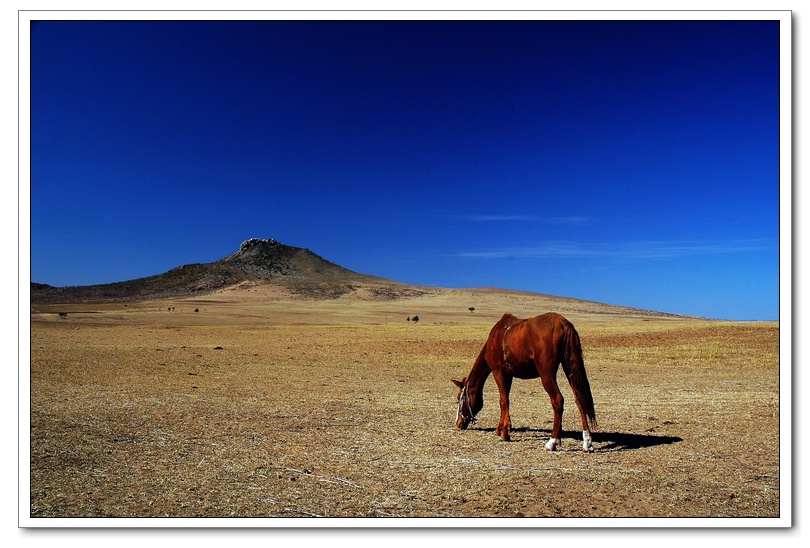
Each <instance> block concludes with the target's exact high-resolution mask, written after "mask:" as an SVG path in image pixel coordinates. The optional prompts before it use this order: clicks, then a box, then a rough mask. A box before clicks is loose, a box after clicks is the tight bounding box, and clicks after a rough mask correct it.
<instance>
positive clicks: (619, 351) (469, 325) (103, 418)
mask: <svg viewBox="0 0 810 548" xmlns="http://www.w3.org/2000/svg"><path fill="white" fill-rule="evenodd" d="M469 306H473V307H475V311H474V312H469V311H468V307H469ZM195 310H196V311H195ZM550 310H554V311H558V312H561V313H563V314H564V315H566V316H567V317H568V318H569V319H570V320H571V321H573V322H574V324H575V326H576V327H577V329H578V330H579V332H580V335H581V337H582V345H583V350H584V353H585V360H586V367H587V371H588V375H589V378H590V382H591V387H592V389H593V393H594V400H595V402H596V411H597V418H598V420H599V427H600V428H599V430H598V431H596V432H595V433H594V446H595V452H594V453H592V454H585V453H583V452H582V451H581V443H580V442H579V440H580V437H581V432H580V431H579V426H578V422H579V419H578V413H577V412H576V407H575V404H574V398H573V395H572V394H571V391H570V388H569V387H568V386H567V384H566V383H565V381H564V376H562V375H560V377H559V378H560V385H561V388H562V390H563V394H564V395H565V397H566V413H565V415H564V420H563V427H564V429H565V430H566V433H565V435H564V436H565V437H564V443H563V446H562V448H561V450H559V451H557V452H554V453H549V452H546V451H545V450H544V449H543V443H544V442H545V441H546V439H547V438H548V436H549V434H550V428H551V418H552V413H551V407H550V405H549V402H548V397H547V396H546V394H545V392H544V391H543V389H542V386H541V385H540V383H539V381H536V380H535V381H520V380H516V381H515V383H514V385H513V390H512V420H513V425H514V427H515V431H514V432H513V436H512V440H513V441H512V442H509V443H506V442H502V441H500V440H499V438H498V437H497V436H496V435H495V433H494V429H495V426H496V425H497V420H498V406H497V388H496V387H495V385H494V382H489V383H488V384H487V386H486V388H485V404H484V409H483V410H482V412H481V413H480V414H479V422H478V423H477V424H476V425H474V426H471V427H470V429H469V430H466V431H461V430H457V429H456V428H455V426H454V417H455V413H456V402H455V395H456V389H455V387H454V386H453V385H452V383H451V382H450V378H451V377H461V376H463V375H465V374H466V373H467V372H468V371H469V369H470V367H471V366H472V362H473V360H474V358H475V356H476V355H477V352H478V351H479V350H480V348H481V346H482V345H483V343H484V340H485V339H486V336H487V333H488V331H489V329H490V327H491V326H492V324H494V322H495V321H497V319H498V318H499V317H500V315H501V314H502V313H503V312H507V311H509V312H513V313H515V314H517V315H520V316H523V317H526V316H529V315H535V314H540V313H543V312H547V311H550ZM58 312H63V314H62V315H61V316H60V315H59V314H58ZM609 312H610V310H608V309H600V308H599V307H598V306H596V305H593V304H588V303H581V302H576V301H571V302H568V303H565V302H551V301H548V302H546V301H544V300H543V299H541V298H539V297H534V298H529V297H526V296H525V295H522V294H517V293H498V292H487V291H478V292H477V293H476V292H473V291H468V292H464V293H459V292H447V293H445V294H441V295H432V296H428V297H424V298H414V299H410V300H409V299H402V300H398V301H392V302H376V301H369V302H364V301H362V300H361V299H358V298H356V297H355V298H354V299H353V300H352V301H341V300H336V301H324V302H313V301H296V300H291V299H289V298H288V297H287V296H285V295H282V294H275V293H273V292H272V290H271V289H265V288H258V289H245V288H243V289H241V290H238V291H234V292H223V293H222V294H221V295H218V296H217V295H215V296H212V297H210V298H208V299H205V300H197V301H176V302H169V301H163V302H150V303H130V304H117V305H92V306H91V305H88V306H85V307H82V306H81V305H72V306H65V307H61V308H60V307H58V306H57V307H52V308H50V309H49V308H47V307H40V308H37V309H36V310H33V311H32V315H31V318H32V319H31V370H30V375H31V376H30V385H31V392H30V397H31V410H30V421H31V460H30V474H31V475H30V491H31V496H30V515H31V517H32V518H37V517H164V516H169V517H232V516H241V517H254V516H255V517H313V516H324V517H478V518H481V517H504V518H506V517H509V518H516V517H517V518H519V517H560V518H564V517H692V518H699V517H735V518H746V517H779V512H780V490H779V486H780V467H779V367H780V364H779V344H778V343H779V326H778V324H776V323H760V324H750V323H732V322H716V321H706V320H695V319H678V318H664V317H658V316H655V315H650V316H644V315H639V314H616V313H609ZM413 315H419V317H420V321H419V322H418V323H415V322H412V321H407V320H406V318H407V317H410V316H413ZM513 523H514V522H513Z"/></svg>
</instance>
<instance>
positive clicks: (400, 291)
mask: <svg viewBox="0 0 810 548" xmlns="http://www.w3.org/2000/svg"><path fill="white" fill-rule="evenodd" d="M245 283H256V284H273V285H279V286H283V287H285V288H288V289H289V290H290V291H291V292H292V293H293V294H296V295H299V296H301V297H304V298H314V299H330V298H336V297H339V296H340V295H343V294H346V293H349V292H352V291H356V290H358V289H360V288H363V290H364V291H367V292H370V293H371V294H372V295H374V296H375V297H377V298H380V299H395V298H398V297H401V296H414V295H419V294H420V293H421V292H420V290H419V289H418V288H414V287H412V286H407V285H405V284H400V283H397V282H394V281H391V280H385V279H383V278H378V277H375V276H368V275H365V274H360V273H357V272H353V271H351V270H349V269H347V268H343V267H342V266H340V265H337V264H335V263H333V262H331V261H327V260H326V259H324V258H323V257H320V256H318V255H316V254H315V253H313V252H311V251H310V250H308V249H305V248H301V247H293V246H288V245H284V244H281V243H279V242H277V241H276V240H274V239H272V238H268V239H259V238H251V239H250V240H247V241H245V242H243V243H242V245H241V246H240V247H239V250H237V251H236V252H234V253H232V254H230V255H228V256H227V257H223V258H222V259H220V260H218V261H215V262H213V263H201V264H187V265H183V266H179V267H177V268H173V269H172V270H169V271H168V272H165V273H163V274H158V275H156V276H149V277H146V278H139V279H135V280H130V281H125V282H116V283H110V284H100V285H89V286H70V287H53V286H50V285H47V284H40V283H33V282H32V283H31V302H32V303H57V302H61V303H71V302H110V301H136V300H151V299H162V298H181V297H190V296H198V295H205V294H208V293H212V292H214V291H217V290H220V289H222V288H225V287H229V286H234V285H239V284H245Z"/></svg>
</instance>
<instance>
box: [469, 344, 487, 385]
mask: <svg viewBox="0 0 810 548" xmlns="http://www.w3.org/2000/svg"><path fill="white" fill-rule="evenodd" d="M485 354H486V346H485V347H484V348H483V349H482V350H481V353H480V354H478V358H477V359H476V360H475V363H474V364H473V367H472V369H471V370H470V374H469V375H467V386H468V387H469V388H470V390H472V391H476V392H477V391H479V390H481V389H482V388H483V387H484V383H485V382H486V380H487V377H489V374H490V373H492V369H491V368H490V367H489V364H488V363H487V360H486V358H485V357H484V356H485Z"/></svg>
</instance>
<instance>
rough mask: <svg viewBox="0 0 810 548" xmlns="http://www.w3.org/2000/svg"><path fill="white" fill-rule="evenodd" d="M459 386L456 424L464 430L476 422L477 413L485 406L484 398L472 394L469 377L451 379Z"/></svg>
mask: <svg viewBox="0 0 810 548" xmlns="http://www.w3.org/2000/svg"><path fill="white" fill-rule="evenodd" d="M451 380H452V381H453V384H455V385H456V386H458V410H457V411H456V426H458V427H459V428H461V429H462V430H463V429H465V428H467V426H469V425H470V424H475V422H476V421H475V415H476V414H477V413H478V412H479V411H480V410H481V408H482V407H483V406H484V402H483V401H482V398H480V397H478V395H477V394H470V386H469V385H468V384H467V377H464V378H463V379H461V380H458V379H451Z"/></svg>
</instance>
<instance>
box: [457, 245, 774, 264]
mask: <svg viewBox="0 0 810 548" xmlns="http://www.w3.org/2000/svg"><path fill="white" fill-rule="evenodd" d="M774 249H775V247H774V246H773V245H769V244H768V243H767V242H765V241H762V240H734V241H728V242H709V241H707V242H662V241H638V242H614V243H602V244H580V243H576V242H568V241H549V242H542V243H540V244H538V245H533V246H523V247H504V248H497V249H480V250H471V251H462V252H459V253H456V254H454V255H453V256H454V257H456V258H463V259H505V258H526V259H555V258H556V259H580V258H600V257H602V258H615V259H636V260H639V259H642V260H643V259H675V258H680V257H694V256H708V255H725V254H734V253H755V252H762V251H772V250H774Z"/></svg>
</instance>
